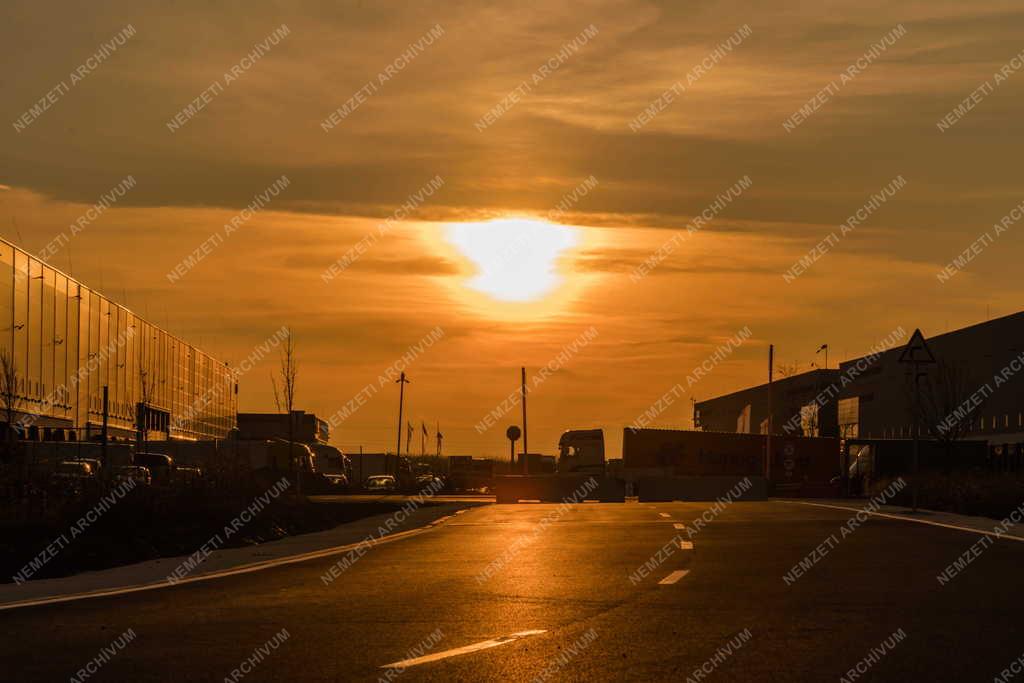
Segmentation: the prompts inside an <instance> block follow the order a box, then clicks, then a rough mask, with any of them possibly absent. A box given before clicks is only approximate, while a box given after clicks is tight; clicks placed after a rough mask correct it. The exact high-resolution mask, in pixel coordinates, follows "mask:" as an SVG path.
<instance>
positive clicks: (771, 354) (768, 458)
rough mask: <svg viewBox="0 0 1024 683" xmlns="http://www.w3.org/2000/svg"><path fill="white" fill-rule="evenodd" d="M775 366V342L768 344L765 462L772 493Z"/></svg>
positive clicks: (769, 490)
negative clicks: (773, 379) (773, 385)
mask: <svg viewBox="0 0 1024 683" xmlns="http://www.w3.org/2000/svg"><path fill="white" fill-rule="evenodd" d="M774 367H775V344H769V345H768V436H767V438H766V439H765V449H766V450H767V453H766V454H765V464H764V476H765V479H767V480H768V481H767V486H768V492H769V493H771V486H772V414H773V409H774V406H773V405H772V378H773V376H774V373H773V370H774Z"/></svg>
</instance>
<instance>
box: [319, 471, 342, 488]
mask: <svg viewBox="0 0 1024 683" xmlns="http://www.w3.org/2000/svg"><path fill="white" fill-rule="evenodd" d="M324 479H325V480H326V481H327V484H328V486H330V487H331V488H335V489H347V488H348V477H346V476H345V475H344V474H325V475H324Z"/></svg>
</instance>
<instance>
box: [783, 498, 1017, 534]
mask: <svg viewBox="0 0 1024 683" xmlns="http://www.w3.org/2000/svg"><path fill="white" fill-rule="evenodd" d="M773 502H775V503H788V504H789V505H812V506H814V507H819V508H829V509H831V510H847V511H849V512H863V513H864V514H866V515H875V516H876V517H887V518H888V519H898V520H900V521H901V522H915V523H917V524H927V525H928V526H937V527H942V528H943V529H955V530H956V531H967V532H970V533H972V534H981V535H982V536H993V537H994V538H996V539H1000V538H1007V539H1010V540H1012V541H1020V542H1021V543H1024V538H1022V537H1020V536H1012V535H1010V534H997V533H996V532H994V531H985V530H984V529H972V528H971V527H969V526H957V525H955V524H944V523H943V522H933V521H932V520H930V519H915V518H914V517H904V516H901V515H894V514H892V513H890V512H872V511H871V510H865V509H863V508H853V507H846V506H843V505H830V504H828V503H809V502H807V501H806V500H775V501H773ZM997 523H998V522H997Z"/></svg>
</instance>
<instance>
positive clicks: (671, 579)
mask: <svg viewBox="0 0 1024 683" xmlns="http://www.w3.org/2000/svg"><path fill="white" fill-rule="evenodd" d="M689 573H690V572H689V571H687V570H686V569H677V570H676V571H674V572H672V573H671V574H669V575H668V576H666V577H665V578H664V579H662V580H661V581H659V582H658V585H659V586H671V585H672V584H673V583H675V582H676V581H678V580H679V579H681V578H683V577H684V576H686V575H687V574H689Z"/></svg>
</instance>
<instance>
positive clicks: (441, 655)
mask: <svg viewBox="0 0 1024 683" xmlns="http://www.w3.org/2000/svg"><path fill="white" fill-rule="evenodd" d="M541 633H547V631H546V630H545V629H533V630H531V631H519V632H518V633H513V634H512V635H509V636H502V637H501V638H493V639H491V640H484V641H481V642H479V643H473V644H472V645H464V646H463V647H457V648H455V649H454V650H445V651H444V652H435V653H434V654H430V655H423V656H422V657H413V658H412V659H403V660H402V661H400V662H391V663H390V664H384V665H383V666H381V667H380V668H382V669H407V668H409V667H410V666H417V665H419V664H427V663H428V662H436V661H438V660H439V659H448V658H449V657H458V656H459V655H468V654H469V653H471V652H479V651H480V650H489V649H491V648H492V647H498V646H500V645H507V644H509V643H514V642H515V641H517V640H521V639H523V638H529V637H530V636H536V635H540V634H541Z"/></svg>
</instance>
